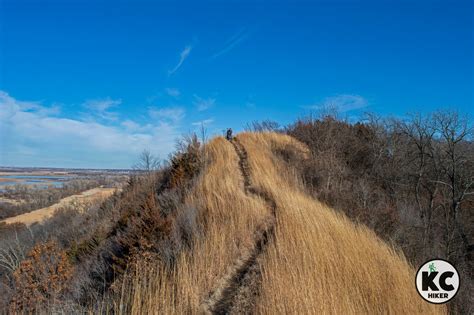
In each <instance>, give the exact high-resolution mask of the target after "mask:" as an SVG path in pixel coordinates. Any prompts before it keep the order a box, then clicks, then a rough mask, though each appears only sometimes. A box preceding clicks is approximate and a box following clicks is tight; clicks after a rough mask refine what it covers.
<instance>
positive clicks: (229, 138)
mask: <svg viewBox="0 0 474 315" xmlns="http://www.w3.org/2000/svg"><path fill="white" fill-rule="evenodd" d="M225 137H226V139H227V140H229V141H231V140H232V128H229V129H227V133H226V136H225Z"/></svg>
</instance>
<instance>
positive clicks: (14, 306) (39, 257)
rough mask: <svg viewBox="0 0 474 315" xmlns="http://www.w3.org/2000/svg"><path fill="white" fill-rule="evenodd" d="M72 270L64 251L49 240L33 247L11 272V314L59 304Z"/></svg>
mask: <svg viewBox="0 0 474 315" xmlns="http://www.w3.org/2000/svg"><path fill="white" fill-rule="evenodd" d="M72 272H73V267H72V265H71V264H70V263H69V261H68V258H67V256H66V254H65V252H64V251H62V250H61V249H60V248H59V247H58V245H57V244H56V242H54V241H50V242H47V243H41V244H38V245H36V246H35V247H33V249H32V250H31V251H30V252H29V253H28V255H27V258H26V259H25V260H24V261H23V262H22V263H21V264H20V267H19V268H18V269H17V270H16V271H15V272H14V284H15V289H16V291H15V295H14V296H13V299H12V301H11V304H10V310H11V311H12V312H34V311H35V310H38V309H39V308H41V307H43V306H45V305H46V304H49V303H55V302H57V301H59V300H60V299H61V298H62V297H63V296H64V294H65V293H66V292H67V288H68V283H69V280H70V279H71V276H72Z"/></svg>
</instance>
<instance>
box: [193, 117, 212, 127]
mask: <svg viewBox="0 0 474 315" xmlns="http://www.w3.org/2000/svg"><path fill="white" fill-rule="evenodd" d="M213 122H214V119H212V118H209V119H204V120H200V121H195V122H193V123H191V125H193V126H199V127H200V126H204V127H205V126H208V125H210V124H212V123H213Z"/></svg>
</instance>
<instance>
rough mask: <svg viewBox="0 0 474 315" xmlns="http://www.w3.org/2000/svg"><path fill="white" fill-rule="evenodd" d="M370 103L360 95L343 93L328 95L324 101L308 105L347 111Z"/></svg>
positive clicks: (341, 111)
mask: <svg viewBox="0 0 474 315" xmlns="http://www.w3.org/2000/svg"><path fill="white" fill-rule="evenodd" d="M368 105H369V102H368V101H367V100H366V99H365V98H364V97H362V96H360V95H353V94H341V95H336V96H331V97H326V98H325V99H324V100H323V101H322V102H320V103H317V104H314V105H310V106H306V107H307V108H310V109H316V110H336V111H337V112H340V113H345V112H350V111H353V110H357V109H362V108H365V107H367V106H368Z"/></svg>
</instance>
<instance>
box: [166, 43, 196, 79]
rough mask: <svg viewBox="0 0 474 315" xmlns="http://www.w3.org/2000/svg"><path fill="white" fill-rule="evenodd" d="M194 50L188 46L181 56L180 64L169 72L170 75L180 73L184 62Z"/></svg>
mask: <svg viewBox="0 0 474 315" xmlns="http://www.w3.org/2000/svg"><path fill="white" fill-rule="evenodd" d="M192 49H193V47H192V46H190V45H189V46H186V47H184V49H183V50H182V51H181V53H180V54H179V62H178V64H177V65H176V66H175V67H174V68H173V69H171V70H169V71H168V75H173V74H174V73H175V72H176V71H178V69H179V68H181V66H182V65H183V62H184V61H185V60H186V58H188V56H189V54H190V53H191V50H192Z"/></svg>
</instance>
